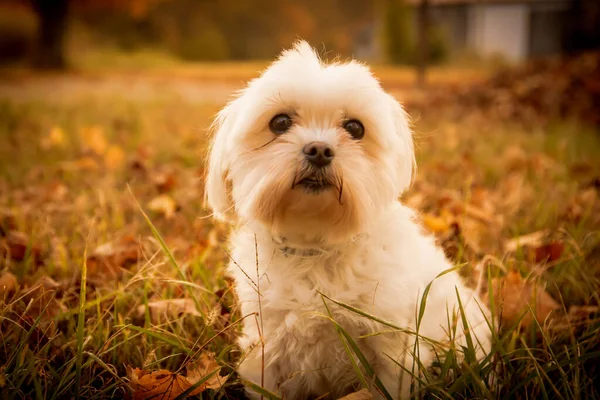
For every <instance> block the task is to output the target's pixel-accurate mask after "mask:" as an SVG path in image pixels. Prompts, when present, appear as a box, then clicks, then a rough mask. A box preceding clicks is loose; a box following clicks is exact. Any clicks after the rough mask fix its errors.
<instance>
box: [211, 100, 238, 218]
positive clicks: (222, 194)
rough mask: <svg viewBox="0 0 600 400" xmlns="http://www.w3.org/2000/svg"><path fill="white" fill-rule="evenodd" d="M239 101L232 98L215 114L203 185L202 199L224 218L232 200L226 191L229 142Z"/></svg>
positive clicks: (229, 160) (217, 216) (229, 155)
mask: <svg viewBox="0 0 600 400" xmlns="http://www.w3.org/2000/svg"><path fill="white" fill-rule="evenodd" d="M238 103H239V101H238V100H237V99H236V100H233V101H231V102H230V103H229V104H227V105H226V106H225V107H224V108H223V109H222V110H221V111H220V112H219V114H217V117H216V118H215V120H214V122H213V124H212V126H211V129H210V130H211V132H212V135H213V137H212V142H211V145H210V155H209V157H208V165H207V172H206V179H205V186H204V200H205V203H206V205H207V206H208V207H209V208H211V209H212V211H213V215H214V216H215V217H216V218H219V219H223V220H224V219H226V213H227V211H229V210H230V209H231V208H232V200H231V197H230V194H229V193H228V182H227V181H228V177H227V174H228V172H229V164H230V162H231V149H230V148H229V147H230V144H231V140H229V137H230V136H231V132H232V130H233V127H234V124H235V121H236V119H237V118H236V114H237V110H238V108H239V104H238Z"/></svg>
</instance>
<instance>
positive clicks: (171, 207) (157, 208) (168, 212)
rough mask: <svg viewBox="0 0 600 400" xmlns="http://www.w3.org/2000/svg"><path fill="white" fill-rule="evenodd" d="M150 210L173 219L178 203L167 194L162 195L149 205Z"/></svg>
mask: <svg viewBox="0 0 600 400" xmlns="http://www.w3.org/2000/svg"><path fill="white" fill-rule="evenodd" d="M148 209H150V210H152V211H154V212H156V213H159V214H162V215H164V216H165V218H171V216H173V214H174V213H175V211H176V210H177V203H175V200H173V198H171V196H169V195H167V194H161V195H159V196H157V197H155V198H153V199H152V200H151V201H150V202H149V203H148Z"/></svg>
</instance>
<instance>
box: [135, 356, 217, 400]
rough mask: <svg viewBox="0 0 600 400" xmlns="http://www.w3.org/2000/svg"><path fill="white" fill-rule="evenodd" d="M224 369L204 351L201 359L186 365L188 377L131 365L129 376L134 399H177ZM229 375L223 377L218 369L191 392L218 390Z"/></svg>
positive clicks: (192, 394) (190, 394)
mask: <svg viewBox="0 0 600 400" xmlns="http://www.w3.org/2000/svg"><path fill="white" fill-rule="evenodd" d="M220 368H221V367H220V366H219V365H218V364H217V363H216V361H215V359H214V356H212V354H207V353H202V354H201V355H200V359H199V360H197V361H195V362H193V363H189V364H187V365H186V370H187V376H182V375H180V374H177V373H174V372H171V371H167V370H164V369H161V370H158V371H153V372H150V371H147V370H143V369H139V368H132V367H130V366H127V377H128V378H129V381H130V385H131V388H132V389H133V399H134V400H147V399H153V400H173V399H176V398H177V397H178V396H180V395H181V394H182V393H183V392H185V391H186V390H188V389H190V388H191V387H192V386H194V384H196V383H197V382H198V381H200V380H201V379H203V378H204V377H206V376H207V375H208V374H210V373H212V372H214V371H216V370H218V369H220ZM227 378H228V376H221V375H219V373H218V372H217V373H215V374H214V375H213V376H212V377H210V378H209V379H208V380H207V381H206V382H204V383H202V384H201V385H199V386H198V387H197V388H195V389H194V390H192V391H191V392H189V393H188V395H189V396H195V395H197V394H200V393H202V392H203V391H205V390H206V389H213V390H218V389H219V388H220V387H221V386H222V385H223V384H224V383H225V382H226V381H227Z"/></svg>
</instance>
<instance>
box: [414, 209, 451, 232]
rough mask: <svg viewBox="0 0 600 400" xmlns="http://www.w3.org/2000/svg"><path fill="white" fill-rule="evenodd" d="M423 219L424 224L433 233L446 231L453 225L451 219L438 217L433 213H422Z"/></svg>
mask: <svg viewBox="0 0 600 400" xmlns="http://www.w3.org/2000/svg"><path fill="white" fill-rule="evenodd" d="M421 220H422V221H423V225H425V227H426V228H427V229H428V230H429V231H430V232H432V233H444V232H446V231H448V230H449V229H450V226H451V225H452V222H451V221H448V220H447V219H446V218H442V217H438V216H435V215H433V214H429V213H423V214H421Z"/></svg>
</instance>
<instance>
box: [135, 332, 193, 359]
mask: <svg viewBox="0 0 600 400" xmlns="http://www.w3.org/2000/svg"><path fill="white" fill-rule="evenodd" d="M128 328H129V329H132V330H134V331H137V332H141V333H143V334H144V335H147V336H150V337H153V338H155V339H158V340H160V341H161V342H164V343H166V344H169V345H171V346H173V347H176V348H178V349H180V350H183V351H184V352H185V353H186V354H187V355H190V356H191V355H193V354H194V352H193V351H192V350H190V349H188V348H187V347H183V346H182V345H181V344H180V343H178V342H176V341H175V340H172V339H169V338H168V337H166V336H164V335H161V334H160V333H158V332H154V331H151V330H149V329H144V328H141V327H139V326H135V325H129V326H128Z"/></svg>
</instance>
